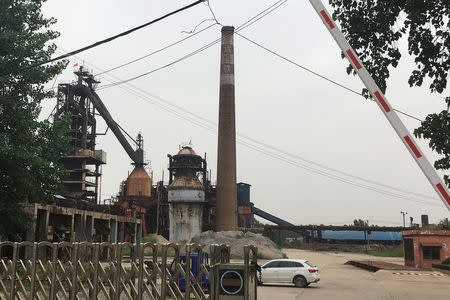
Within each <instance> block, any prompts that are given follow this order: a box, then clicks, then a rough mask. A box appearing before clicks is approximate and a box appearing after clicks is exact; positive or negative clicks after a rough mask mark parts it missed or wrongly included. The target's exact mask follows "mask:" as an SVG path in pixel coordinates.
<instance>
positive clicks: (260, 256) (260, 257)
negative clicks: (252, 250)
mask: <svg viewBox="0 0 450 300" xmlns="http://www.w3.org/2000/svg"><path fill="white" fill-rule="evenodd" d="M256 257H258V259H268V257H267V256H265V255H264V254H262V253H261V252H258V254H257V255H256Z"/></svg>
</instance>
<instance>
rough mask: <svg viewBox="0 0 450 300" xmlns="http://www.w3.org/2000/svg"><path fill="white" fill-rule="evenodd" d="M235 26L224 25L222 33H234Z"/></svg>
mask: <svg viewBox="0 0 450 300" xmlns="http://www.w3.org/2000/svg"><path fill="white" fill-rule="evenodd" d="M233 32H234V27H233V26H223V27H222V33H233Z"/></svg>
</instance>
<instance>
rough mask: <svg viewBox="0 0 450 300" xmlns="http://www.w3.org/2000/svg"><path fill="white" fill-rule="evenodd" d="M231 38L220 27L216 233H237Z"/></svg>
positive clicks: (230, 31) (231, 31)
mask: <svg viewBox="0 0 450 300" xmlns="http://www.w3.org/2000/svg"><path fill="white" fill-rule="evenodd" d="M233 34H234V27H232V26H224V27H222V47H221V56H220V92H219V138H218V147H217V195H216V231H235V230H237V229H238V223H237V187H236V125H235V108H234V107H235V106H234V43H233Z"/></svg>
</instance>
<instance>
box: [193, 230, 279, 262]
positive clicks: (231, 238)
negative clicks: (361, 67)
mask: <svg viewBox="0 0 450 300" xmlns="http://www.w3.org/2000/svg"><path fill="white" fill-rule="evenodd" d="M190 242H191V243H197V244H200V245H202V246H203V251H206V252H209V245H211V244H227V245H230V247H231V257H232V258H242V257H243V256H244V246H246V245H254V246H256V247H258V257H259V258H267V259H275V258H282V257H283V253H282V252H281V250H280V249H279V248H278V247H277V245H276V244H275V243H274V242H272V241H271V240H270V239H269V238H267V237H265V236H263V235H261V234H256V233H253V232H245V233H244V232H242V231H222V232H214V231H205V232H202V233H201V234H199V235H197V236H195V237H194V238H192V239H191V241H190ZM204 245H208V246H204Z"/></svg>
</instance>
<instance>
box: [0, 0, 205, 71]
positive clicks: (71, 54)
mask: <svg viewBox="0 0 450 300" xmlns="http://www.w3.org/2000/svg"><path fill="white" fill-rule="evenodd" d="M204 1H206V0H198V1H195V2H193V3H191V4H189V5H186V6H184V7H182V8H179V9H177V10H174V11H172V12H170V13H168V14H165V15H163V16H161V17H158V18H156V19H154V20H152V21H150V22H147V23H145V24H142V25H139V26H137V27H134V28H131V29H129V30H127V31H124V32H122V33H119V34H116V35H114V36H112V37H109V38H107V39H104V40H101V41H98V42H95V43H93V44H90V45H88V46H85V47H82V48H80V49H77V50H74V51H71V52H69V53H66V54H64V55H60V56H58V57H55V58H51V59H47V60H45V61H42V62H39V63H36V64H33V65H31V66H28V67H25V68H21V69H18V70H16V71H15V72H14V71H13V72H9V73H5V74H1V75H0V76H5V75H9V74H14V73H16V72H20V71H24V70H29V69H32V68H35V67H39V66H42V65H45V64H48V63H51V62H54V61H58V60H61V59H64V58H67V57H70V56H73V55H75V54H78V53H80V52H83V51H86V50H89V49H92V48H95V47H97V46H100V45H102V44H105V43H108V42H110V41H112V40H115V39H117V38H119V37H123V36H125V35H128V34H130V33H132V32H134V31H136V30H139V29H142V28H144V27H147V26H149V25H151V24H154V23H157V22H159V21H161V20H164V19H165V18H167V17H170V16H172V15H174V14H177V13H179V12H182V11H184V10H186V9H189V8H191V7H194V6H196V5H198V4H200V3H202V2H204Z"/></svg>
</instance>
